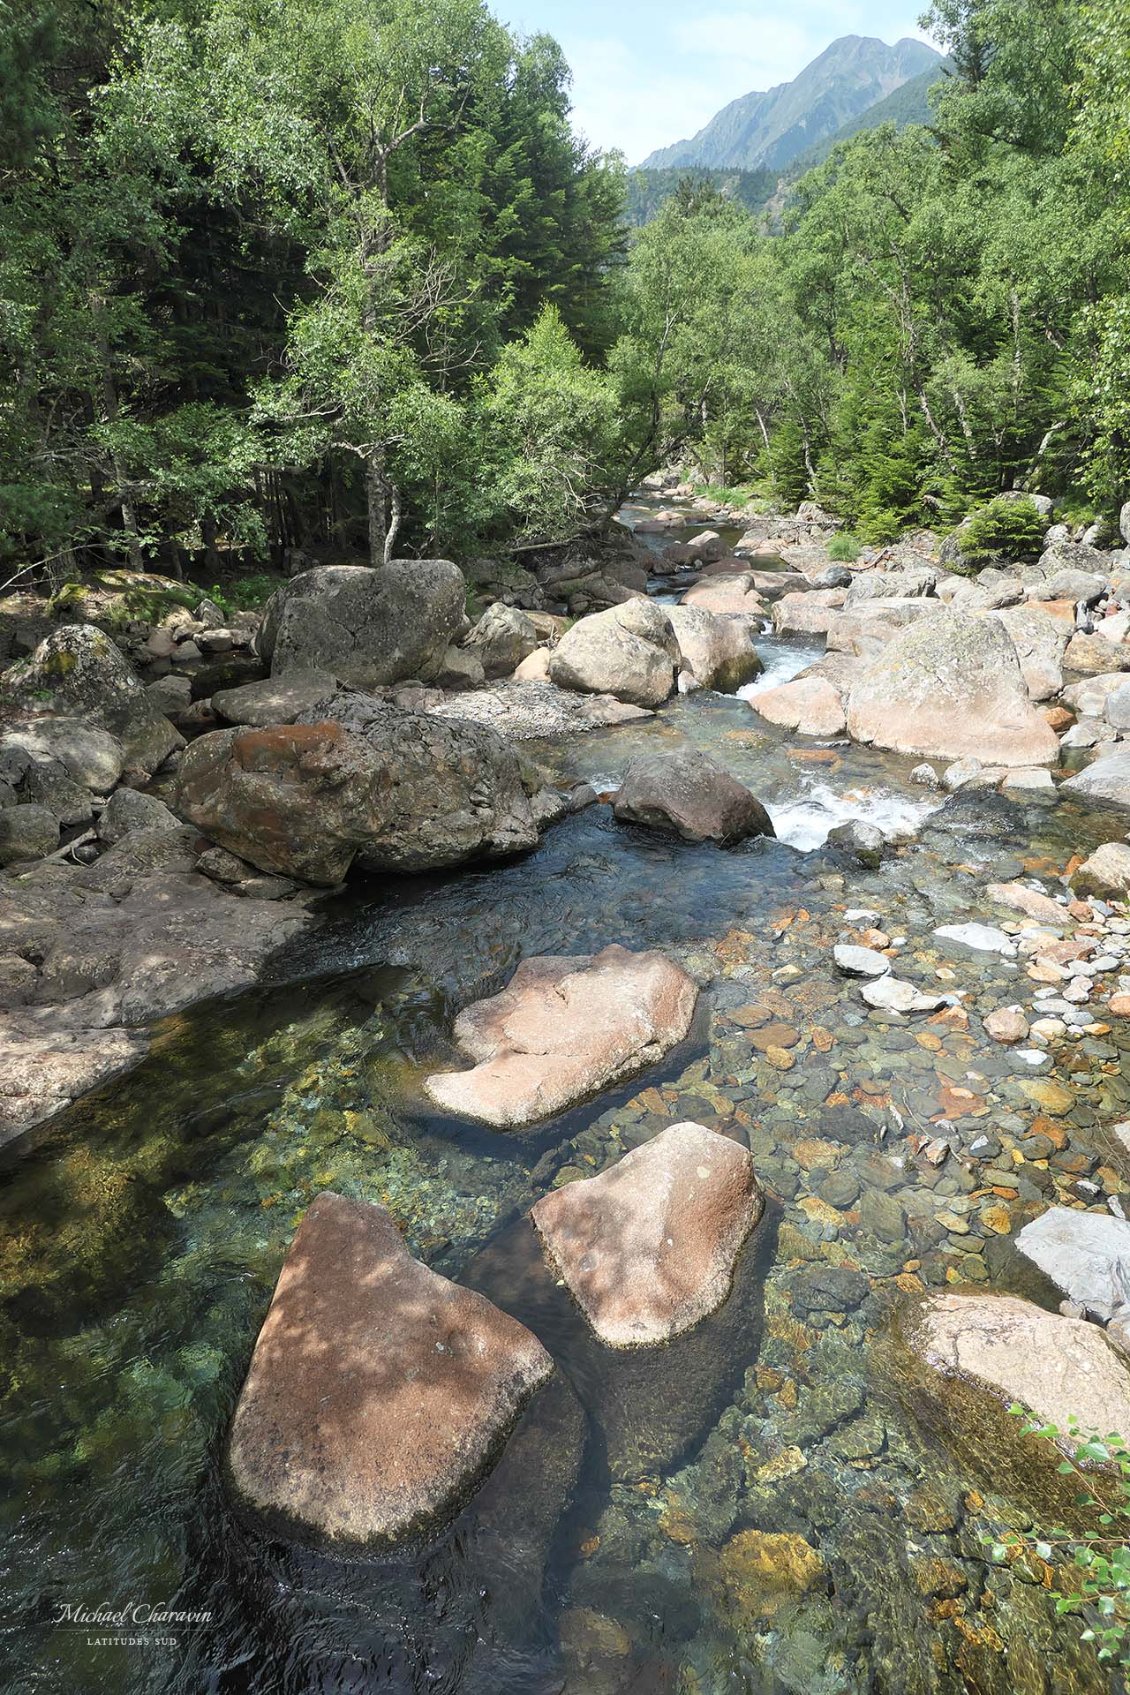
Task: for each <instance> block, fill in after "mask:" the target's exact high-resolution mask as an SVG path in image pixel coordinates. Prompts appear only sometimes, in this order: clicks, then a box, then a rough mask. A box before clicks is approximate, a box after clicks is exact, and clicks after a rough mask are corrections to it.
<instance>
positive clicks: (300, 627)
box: [256, 559, 467, 689]
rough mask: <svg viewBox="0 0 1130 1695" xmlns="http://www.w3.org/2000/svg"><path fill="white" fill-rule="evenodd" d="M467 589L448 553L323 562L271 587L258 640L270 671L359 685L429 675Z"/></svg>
mask: <svg viewBox="0 0 1130 1695" xmlns="http://www.w3.org/2000/svg"><path fill="white" fill-rule="evenodd" d="M466 597H467V586H466V583H465V581H464V578H463V573H462V572H461V571H460V569H459V567H458V566H457V565H453V564H452V563H451V561H450V560H449V559H394V560H393V561H392V563H391V564H389V565H384V566H381V567H379V568H376V569H374V568H373V567H371V566H368V565H319V566H317V567H315V569H314V570H312V571H303V572H302V574H301V576H298V577H294V578H292V579H291V581H290V582H289V583H286V584H284V586H283V587H282V588H280V589H279V590H277V592H276V593H275V594H274V595H272V597H271V599H270V600H269V601H268V603H267V608H266V611H265V613H264V615H263V623H262V625H261V626H260V629H259V634H258V637H257V638H256V646H257V648H258V651H259V654H260V657H261V658H263V659H265V660H266V661H267V663H268V664H269V665H270V667H271V674H272V676H278V675H279V674H280V673H282V672H286V671H330V672H332V673H333V675H334V676H335V677H337V678H338V679H339V680H340V681H341V682H343V683H349V684H350V685H351V686H352V687H354V688H359V689H371V688H383V687H385V686H387V685H388V684H390V683H399V682H403V681H404V680H405V679H406V678H409V677H415V678H418V679H419V680H420V681H421V682H430V681H431V680H432V678H433V677H435V676H436V674H437V673H438V672H439V670H440V667H441V665H442V663H443V658H444V655H445V653H446V651H447V649H448V648H449V647H450V646H451V645H452V644H453V643H454V642H455V641H456V639H457V638H458V635H459V631H460V629H461V627H462V624H463V617H464V605H465V602H466Z"/></svg>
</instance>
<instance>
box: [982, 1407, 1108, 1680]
mask: <svg viewBox="0 0 1130 1695" xmlns="http://www.w3.org/2000/svg"><path fill="white" fill-rule="evenodd" d="M1009 1411H1010V1413H1012V1414H1013V1416H1014V1417H1015V1418H1018V1419H1020V1420H1022V1421H1023V1425H1024V1434H1025V1435H1026V1436H1034V1437H1036V1438H1038V1439H1039V1440H1040V1441H1043V1442H1048V1443H1050V1444H1054V1445H1057V1446H1059V1447H1060V1448H1063V1447H1064V1446H1070V1448H1071V1450H1072V1451H1071V1453H1070V1455H1069V1457H1067V1458H1065V1459H1061V1460H1060V1462H1059V1465H1058V1468H1057V1469H1058V1471H1059V1472H1060V1474H1061V1476H1064V1477H1071V1478H1074V1479H1076V1481H1077V1482H1078V1484H1079V1486H1080V1487H1079V1493H1078V1495H1077V1496H1076V1505H1077V1506H1078V1508H1079V1509H1080V1511H1081V1512H1082V1514H1083V1515H1084V1519H1085V1520H1086V1521H1087V1522H1088V1524H1089V1526H1090V1528H1088V1529H1086V1530H1085V1531H1084V1532H1083V1533H1082V1534H1077V1533H1072V1532H1070V1531H1067V1530H1064V1529H1056V1530H1051V1531H1049V1532H1047V1534H1046V1535H1037V1534H1035V1533H1029V1534H1021V1533H1020V1532H1019V1531H1015V1530H1009V1531H1005V1532H1003V1533H1002V1535H1001V1536H1000V1537H999V1539H994V1538H992V1537H986V1538H985V1540H986V1541H987V1542H988V1543H989V1557H990V1559H991V1560H992V1561H993V1562H994V1564H996V1565H1011V1564H1013V1563H1014V1562H1015V1561H1016V1559H1017V1557H1018V1556H1024V1555H1027V1556H1028V1557H1029V1558H1032V1557H1034V1559H1035V1560H1036V1561H1037V1562H1040V1563H1041V1564H1044V1565H1046V1564H1049V1563H1051V1562H1052V1561H1054V1560H1063V1559H1064V1558H1066V1559H1068V1560H1070V1561H1071V1563H1072V1565H1073V1566H1074V1568H1075V1569H1074V1573H1073V1581H1072V1583H1071V1584H1070V1586H1069V1587H1068V1586H1063V1585H1061V1586H1058V1587H1055V1588H1053V1590H1052V1594H1053V1596H1054V1598H1055V1604H1056V1612H1057V1613H1059V1614H1060V1615H1061V1616H1062V1615H1064V1614H1070V1615H1072V1616H1081V1617H1082V1619H1083V1621H1084V1626H1085V1628H1084V1630H1083V1632H1082V1638H1083V1641H1084V1642H1091V1643H1093V1644H1094V1646H1095V1649H1096V1652H1097V1654H1098V1658H1099V1659H1100V1660H1101V1661H1103V1662H1104V1663H1112V1664H1117V1665H1119V1666H1122V1667H1123V1668H1126V1667H1130V1446H1128V1445H1127V1443H1126V1442H1125V1441H1124V1440H1123V1439H1122V1437H1121V1436H1118V1435H1114V1434H1112V1435H1108V1436H1102V1437H1100V1436H1097V1435H1093V1434H1088V1433H1084V1432H1082V1431H1081V1430H1080V1427H1079V1424H1078V1421H1077V1420H1075V1419H1071V1420H1069V1424H1068V1429H1067V1430H1066V1431H1061V1430H1060V1429H1059V1428H1058V1427H1057V1426H1056V1425H1054V1424H1043V1423H1041V1421H1040V1420H1039V1419H1036V1418H1033V1417H1032V1415H1031V1414H1030V1413H1029V1412H1028V1411H1027V1410H1026V1409H1025V1408H1024V1407H1021V1406H1017V1405H1013V1406H1011V1407H1010V1408H1009ZM1086 1467H1090V1468H1092V1469H1090V1470H1086V1469H1084V1468H1086ZM1097 1467H1101V1468H1102V1471H1103V1473H1105V1474H1106V1476H1105V1480H1104V1484H1103V1485H1100V1483H1099V1482H1098V1477H1099V1475H1101V1474H1099V1473H1098V1472H1096V1470H1095V1469H1094V1468H1097ZM1106 1485H1109V1486H1106Z"/></svg>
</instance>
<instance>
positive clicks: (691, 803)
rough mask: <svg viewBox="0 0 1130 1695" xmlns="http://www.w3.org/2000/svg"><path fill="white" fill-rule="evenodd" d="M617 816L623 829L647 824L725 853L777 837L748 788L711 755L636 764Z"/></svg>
mask: <svg viewBox="0 0 1130 1695" xmlns="http://www.w3.org/2000/svg"><path fill="white" fill-rule="evenodd" d="M612 812H613V816H614V817H615V818H616V819H617V820H618V822H620V823H621V824H642V825H644V826H646V827H647V828H649V829H652V830H664V831H668V832H672V833H674V834H675V835H677V836H681V837H682V839H683V840H684V841H687V842H717V843H718V844H719V846H721V847H733V846H734V845H735V844H736V843H738V842H743V841H746V840H748V838H749V837H751V836H773V835H775V834H776V832H775V831H774V829H773V821H772V819H771V818H770V816H769V814H768V813H767V812H766V810H765V808H764V807H763V806H762V804H761V802H760V801H759V800H758V798H757V796H756V795H754V794H752V793H751V792H750V790H749V789H747V788H746V787H745V785H744V783H739V782H738V780H737V778H736V777H731V775H730V773H729V772H728V771H727V770H726V768H725V767H724V766H722V765H719V763H718V761H717V760H715V759H711V758H710V756H709V755H708V754H705V753H697V752H695V751H693V750H689V749H688V750H687V751H686V752H683V753H655V754H645V755H644V756H643V757H642V758H640V759H633V761H632V763H631V764H630V765H629V766H628V769H627V770H626V771H625V773H624V780H623V783H622V784H621V786H620V789H619V791H618V793H617V795H616V798H615V800H614V801H613V803H612Z"/></svg>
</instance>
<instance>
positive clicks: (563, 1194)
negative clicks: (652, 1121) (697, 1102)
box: [530, 1123, 765, 1348]
mask: <svg viewBox="0 0 1130 1695" xmlns="http://www.w3.org/2000/svg"><path fill="white" fill-rule="evenodd" d="M764 1206H765V1202H764V1198H763V1196H762V1193H761V1189H760V1187H759V1185H758V1182H757V1178H756V1177H755V1175H754V1170H753V1159H752V1156H751V1155H750V1152H749V1150H748V1148H745V1147H743V1146H741V1144H739V1143H738V1142H733V1141H731V1140H730V1139H729V1138H728V1137H726V1136H720V1135H718V1133H717V1132H716V1131H714V1130H708V1129H707V1128H706V1126H705V1125H702V1124H693V1123H684V1124H672V1125H671V1126H670V1127H669V1128H668V1129H667V1130H664V1131H663V1132H662V1133H661V1134H660V1135H658V1136H656V1137H655V1138H654V1140H653V1141H650V1142H645V1143H644V1144H643V1145H642V1146H641V1147H638V1148H635V1149H633V1151H632V1152H631V1153H629V1154H625V1155H624V1158H623V1159H621V1160H618V1161H617V1163H616V1164H615V1165H614V1166H612V1167H611V1169H610V1170H608V1171H604V1172H601V1174H600V1176H599V1177H591V1178H589V1179H587V1180H585V1181H582V1182H578V1183H568V1184H566V1185H565V1187H564V1188H561V1189H557V1190H555V1191H554V1192H553V1193H552V1194H549V1195H545V1196H544V1197H543V1198H542V1199H541V1200H540V1201H538V1203H537V1205H536V1206H535V1207H534V1208H533V1209H532V1211H531V1213H530V1217H531V1218H532V1219H533V1221H534V1224H535V1226H536V1227H537V1229H538V1231H539V1233H540V1235H541V1238H542V1242H543V1245H544V1247H545V1251H546V1255H547V1257H548V1259H549V1261H550V1263H551V1265H552V1266H554V1267H555V1268H556V1270H557V1271H558V1272H559V1273H560V1275H561V1276H562V1278H563V1279H564V1281H565V1283H566V1284H567V1285H568V1287H569V1289H570V1291H571V1292H572V1294H573V1296H574V1298H575V1300H576V1301H577V1304H578V1306H579V1307H580V1308H581V1310H582V1312H583V1313H584V1315H585V1317H586V1318H587V1319H588V1321H589V1323H590V1324H591V1325H592V1327H593V1329H594V1330H595V1331H596V1334H597V1335H598V1336H599V1337H600V1339H601V1341H603V1342H607V1343H608V1345H609V1346H610V1347H613V1348H634V1347H650V1346H654V1345H655V1344H657V1343H660V1342H667V1341H670V1339H671V1338H672V1337H673V1336H679V1335H681V1334H682V1333H683V1332H684V1331H686V1330H690V1329H691V1328H692V1327H693V1326H694V1325H696V1324H698V1323H699V1322H700V1320H701V1319H704V1318H705V1317H706V1316H707V1315H708V1314H709V1313H712V1312H714V1311H716V1309H717V1308H718V1307H720V1306H721V1305H722V1303H723V1301H724V1300H725V1299H726V1297H727V1295H728V1294H729V1292H730V1286H731V1283H732V1281H733V1275H734V1265H735V1262H736V1260H737V1257H738V1254H739V1252H740V1251H741V1248H742V1245H743V1243H744V1242H745V1240H746V1238H747V1236H748V1235H749V1233H750V1231H751V1230H752V1229H753V1228H754V1226H755V1225H756V1224H757V1222H758V1220H759V1219H760V1217H761V1214H762V1212H763V1210H764Z"/></svg>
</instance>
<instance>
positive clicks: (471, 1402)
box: [225, 1193, 553, 1553]
mask: <svg viewBox="0 0 1130 1695" xmlns="http://www.w3.org/2000/svg"><path fill="white" fill-rule="evenodd" d="M552 1373H553V1361H552V1360H551V1358H550V1356H549V1355H548V1354H547V1353H546V1351H545V1349H544V1348H543V1347H542V1345H541V1343H540V1342H539V1341H538V1340H537V1338H536V1336H533V1335H532V1334H531V1333H530V1331H528V1330H527V1329H526V1328H525V1326H524V1325H522V1324H519V1323H518V1321H517V1320H516V1319H514V1318H511V1317H509V1316H508V1315H507V1314H506V1313H503V1312H500V1311H499V1309H498V1308H497V1307H496V1306H493V1305H492V1304H491V1302H490V1301H488V1300H486V1299H485V1298H484V1297H483V1296H482V1295H479V1294H476V1293H475V1292H474V1291H473V1290H470V1289H464V1288H461V1287H460V1286H459V1285H458V1284H455V1283H451V1282H449V1281H448V1279H447V1278H446V1277H440V1276H439V1275H438V1274H437V1273H436V1272H434V1271H430V1270H429V1269H428V1267H427V1266H425V1265H422V1264H421V1263H420V1261H419V1260H416V1259H413V1257H412V1255H411V1254H410V1253H409V1252H408V1250H407V1248H406V1247H405V1246H404V1243H403V1241H402V1239H401V1236H400V1233H399V1231H398V1230H397V1228H396V1226H395V1224H394V1223H393V1221H392V1218H391V1217H390V1216H389V1214H388V1213H387V1212H386V1211H385V1210H384V1208H383V1207H379V1206H368V1205H365V1204H364V1203H363V1202H360V1201H352V1200H347V1199H346V1198H345V1197H344V1196H342V1195H335V1194H330V1193H324V1194H321V1195H319V1196H317V1198H316V1199H315V1200H314V1201H313V1202H312V1203H311V1205H310V1207H309V1208H308V1210H307V1212H306V1215H305V1217H304V1218H303V1220H302V1223H301V1224H300V1225H299V1227H298V1231H297V1233H296V1235H295V1238H294V1241H293V1242H292V1243H291V1246H290V1251H289V1253H288V1254H287V1257H286V1260H285V1263H284V1264H283V1268H282V1271H281V1272H280V1273H279V1280H278V1283H277V1284H276V1286H275V1293H274V1297H273V1299H272V1301H271V1305H270V1308H269V1310H268V1313H267V1316H266V1318H265V1320H264V1321H263V1328H262V1329H261V1330H260V1332H259V1339H258V1341H257V1342H256V1344H255V1352H254V1354H253V1356H252V1360H251V1366H250V1369H249V1371H248V1374H247V1380H246V1382H245V1383H244V1385H243V1389H242V1391H241V1393H240V1397H239V1401H238V1404H237V1406H236V1409H235V1416H234V1418H233V1419H232V1425H231V1430H230V1433H229V1436H228V1442H227V1448H226V1453H225V1476H226V1479H227V1483H228V1486H229V1489H230V1491H231V1493H232V1495H233V1496H234V1498H235V1499H236V1501H237V1502H238V1503H239V1504H240V1505H241V1506H242V1507H243V1508H244V1510H246V1511H249V1512H250V1513H251V1514H252V1515H253V1516H254V1517H255V1518H256V1519H258V1520H260V1521H262V1522H263V1523H264V1525H265V1527H266V1528H267V1529H268V1530H270V1531H271V1532H272V1533H275V1534H278V1533H280V1532H281V1533H282V1534H283V1535H286V1536H289V1537H292V1538H294V1539H296V1540H298V1541H301V1542H305V1543H308V1544H311V1545H313V1546H315V1547H318V1548H324V1549H328V1550H330V1551H336V1552H343V1553H353V1552H360V1551H366V1550H370V1549H374V1548H379V1547H382V1546H388V1545H390V1544H393V1543H396V1542H402V1541H404V1540H406V1539H408V1538H411V1537H417V1536H420V1535H422V1534H424V1533H426V1532H428V1531H430V1530H434V1529H436V1528H438V1527H439V1526H440V1525H442V1524H443V1523H445V1522H447V1521H448V1520H449V1519H450V1518H452V1517H453V1516H454V1515H455V1513H456V1512H457V1511H458V1509H459V1508H460V1507H461V1506H462V1505H463V1503H464V1502H465V1501H466V1500H467V1498H468V1496H469V1495H470V1493H471V1491H472V1490H473V1488H474V1487H475V1485H476V1484H477V1483H478V1482H479V1481H480V1479H481V1478H482V1477H483V1475H484V1474H485V1473H486V1471H487V1470H489V1469H490V1468H491V1466H492V1463H493V1462H494V1460H495V1458H496V1457H497V1454H498V1451H499V1448H500V1445H501V1444H502V1442H503V1441H504V1440H505V1438H506V1436H507V1435H508V1434H509V1432H510V1431H511V1429H512V1428H513V1426H514V1424H515V1423H516V1421H517V1419H518V1416H519V1414H520V1413H521V1411H522V1409H523V1407H524V1406H525V1405H526V1403H527V1402H528V1401H529V1399H530V1397H531V1396H532V1395H533V1394H534V1392H535V1390H537V1389H538V1388H539V1387H540V1385H541V1384H543V1383H545V1382H546V1381H547V1379H548V1378H549V1377H550V1376H551V1375H552Z"/></svg>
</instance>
